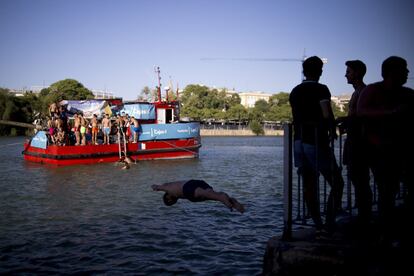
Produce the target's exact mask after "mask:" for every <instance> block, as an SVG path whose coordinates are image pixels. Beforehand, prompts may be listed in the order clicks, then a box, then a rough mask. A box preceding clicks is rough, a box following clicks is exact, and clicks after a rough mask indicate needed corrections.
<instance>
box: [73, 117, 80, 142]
mask: <svg viewBox="0 0 414 276" xmlns="http://www.w3.org/2000/svg"><path fill="white" fill-rule="evenodd" d="M73 118H74V122H73V123H74V125H73V132H75V138H76V144H75V146H78V145H80V141H81V136H80V127H81V118H80V115H78V114H75V115H74V116H73Z"/></svg>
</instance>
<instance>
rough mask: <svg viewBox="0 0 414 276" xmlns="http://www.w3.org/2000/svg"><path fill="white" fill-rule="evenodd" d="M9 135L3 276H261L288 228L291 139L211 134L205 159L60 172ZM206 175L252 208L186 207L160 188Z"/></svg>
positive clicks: (4, 165) (0, 255) (0, 227)
mask: <svg viewBox="0 0 414 276" xmlns="http://www.w3.org/2000/svg"><path fill="white" fill-rule="evenodd" d="M16 142H23V139H22V138H0V146H2V148H1V149H2V151H0V158H1V160H3V161H2V162H1V163H0V175H1V181H0V189H1V191H2V192H1V194H0V274H5V273H16V274H19V273H21V274H49V273H52V274H62V273H69V274H76V273H81V274H133V275H147V274H156V275H174V274H180V275H186V274H189V275H192V274H200V275H212V274H219V275H223V274H230V275H256V274H260V273H261V267H262V259H263V254H264V250H265V246H266V242H267V240H268V239H269V238H270V237H271V236H274V235H277V234H280V232H281V229H282V218H283V216H282V214H283V210H282V200H281V193H282V184H281V183H282V167H281V166H282V163H281V162H282V160H281V159H282V155H281V153H282V140H281V139H280V138H275V137H241V138H235V137H206V138H203V141H202V142H203V146H202V148H201V151H200V158H199V159H196V160H174V161H148V162H147V161H145V162H139V163H138V164H136V165H134V166H132V167H131V169H130V170H120V167H118V166H117V165H115V164H96V165H89V166H71V167H54V166H48V165H41V164H33V163H28V162H25V161H24V160H23V157H22V155H21V151H22V146H6V145H8V144H12V143H16ZM190 178H199V179H204V180H206V181H207V182H209V183H210V184H211V185H212V186H213V187H214V188H215V190H218V191H225V192H227V193H228V194H230V195H231V196H234V197H236V198H237V199H239V201H240V202H242V203H243V204H245V205H246V209H247V211H246V213H245V214H243V215H240V214H239V213H237V212H233V213H232V212H229V211H228V209H227V208H226V207H225V206H224V205H222V204H221V203H217V202H203V203H191V202H188V201H183V200H180V201H179V202H178V203H177V204H176V205H174V206H172V207H167V206H164V205H163V203H162V198H161V197H162V193H156V192H153V191H152V190H151V188H150V186H151V185H152V184H156V183H162V182H167V181H173V180H180V179H190Z"/></svg>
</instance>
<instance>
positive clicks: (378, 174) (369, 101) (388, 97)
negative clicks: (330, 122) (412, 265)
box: [357, 56, 414, 242]
mask: <svg viewBox="0 0 414 276" xmlns="http://www.w3.org/2000/svg"><path fill="white" fill-rule="evenodd" d="M408 73H409V70H408V68H407V62H406V61H405V59H403V58H401V57H396V56H391V57H389V58H387V59H385V60H384V62H383V63H382V68H381V74H382V78H383V80H382V81H380V82H376V83H373V84H370V85H368V86H367V87H366V88H365V89H364V90H363V91H362V93H361V95H360V98H359V101H358V106H357V115H358V116H361V118H363V127H364V139H365V140H366V143H367V148H368V153H369V155H368V156H369V162H370V166H371V170H372V172H373V174H374V178H375V181H376V183H377V185H378V211H379V218H380V225H381V230H382V232H383V233H382V234H383V235H384V241H385V242H387V241H388V240H389V239H390V238H391V235H392V230H393V229H392V228H393V225H394V221H393V217H394V214H395V213H394V208H395V197H396V193H397V191H398V188H399V184H400V181H401V179H402V177H403V176H404V177H405V181H406V183H408V188H411V187H410V186H411V185H412V172H410V171H411V170H412V166H413V161H412V160H413V154H414V153H413V144H412V141H411V139H412V137H413V135H412V133H413V131H412V118H413V117H414V116H413V108H414V106H413V95H414V94H413V93H414V91H413V90H412V89H410V88H407V87H404V86H403V85H404V84H405V83H406V82H407V78H408ZM410 182H411V183H410ZM411 192H412V191H411ZM409 194H410V191H409ZM410 215H411V216H412V213H411V214H410Z"/></svg>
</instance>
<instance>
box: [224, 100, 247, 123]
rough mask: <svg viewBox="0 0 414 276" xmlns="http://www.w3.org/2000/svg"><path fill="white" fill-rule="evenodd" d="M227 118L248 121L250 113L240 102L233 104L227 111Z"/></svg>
mask: <svg viewBox="0 0 414 276" xmlns="http://www.w3.org/2000/svg"><path fill="white" fill-rule="evenodd" d="M225 119H227V120H232V121H233V120H234V121H239V122H240V121H247V120H248V119H249V113H248V112H247V110H246V108H245V107H244V106H243V105H241V104H240V103H238V104H235V105H233V106H231V107H230V108H229V109H228V110H227V112H226V113H225Z"/></svg>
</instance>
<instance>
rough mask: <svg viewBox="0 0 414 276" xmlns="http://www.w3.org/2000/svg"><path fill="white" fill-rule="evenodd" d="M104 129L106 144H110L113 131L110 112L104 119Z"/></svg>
mask: <svg viewBox="0 0 414 276" xmlns="http://www.w3.org/2000/svg"><path fill="white" fill-rule="evenodd" d="M102 131H103V134H104V145H105V144H108V145H109V134H110V133H111V120H110V119H109V116H108V114H105V117H104V118H103V119H102Z"/></svg>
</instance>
